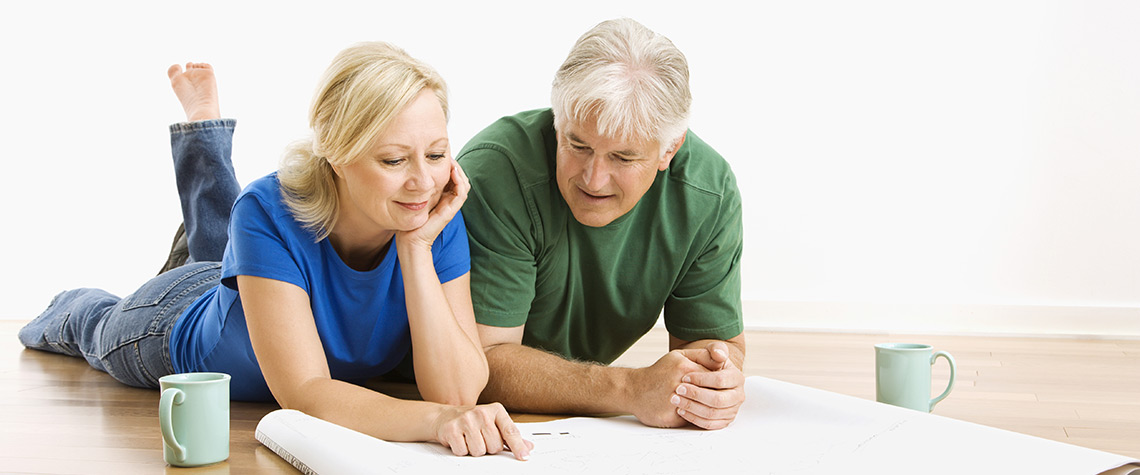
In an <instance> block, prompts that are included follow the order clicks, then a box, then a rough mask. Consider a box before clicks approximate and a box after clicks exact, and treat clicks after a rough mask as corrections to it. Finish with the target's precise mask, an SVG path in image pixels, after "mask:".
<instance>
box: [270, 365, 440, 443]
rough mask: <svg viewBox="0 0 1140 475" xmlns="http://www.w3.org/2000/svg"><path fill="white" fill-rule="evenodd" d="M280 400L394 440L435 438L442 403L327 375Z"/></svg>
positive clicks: (345, 425) (379, 437)
mask: <svg viewBox="0 0 1140 475" xmlns="http://www.w3.org/2000/svg"><path fill="white" fill-rule="evenodd" d="M291 394H292V395H293V396H294V397H293V399H292V400H281V399H283V398H278V399H279V402H280V403H281V406H282V407H284V408H286V409H296V410H299V411H301V412H304V413H306V414H309V415H311V416H313V417H318V418H320V419H324V420H326V421H329V422H332V423H334V424H338V425H341V426H344V427H347V428H349V429H352V430H355V431H358V432H362V433H365V434H368V435H371V436H373V437H376V438H378V439H383V440H389V441H394V442H423V441H435V432H434V427H435V424H436V422H437V419H438V418H439V416H440V414H441V413H442V410H443V406H442V405H440V404H436V403H432V402H425V401H409V400H403V399H397V398H393V397H390V396H387V395H384V394H381V393H378V392H375V391H372V390H370V389H367V388H364V387H361V386H357V385H355V384H351V383H346V382H344V381H339V380H335V379H331V378H317V379H312V380H310V381H307V382H305V383H303V384H302V385H300V386H299V387H297V388H296V390H295V391H292V392H291Z"/></svg>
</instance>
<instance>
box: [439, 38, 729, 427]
mask: <svg viewBox="0 0 1140 475" xmlns="http://www.w3.org/2000/svg"><path fill="white" fill-rule="evenodd" d="M688 82H689V81H688V65H687V63H686V60H685V57H684V55H683V54H681V52H680V51H679V50H678V49H677V48H676V47H675V46H673V44H672V42H670V41H669V40H668V39H667V38H665V37H663V36H660V35H658V34H656V33H654V32H652V31H650V30H649V29H647V28H645V27H644V26H642V25H641V24H639V23H637V22H635V21H633V20H629V19H620V20H612V21H607V22H603V23H601V24H599V25H598V26H596V27H595V28H593V29H592V30H590V31H588V32H587V33H586V34H585V35H583V36H582V37H581V38H580V39H579V40H578V42H577V44H575V46H574V48H573V50H572V51H571V52H570V55H569V57H568V58H567V59H566V62H565V63H563V65H562V67H561V68H560V69H559V71H558V73H557V75H556V76H555V80H554V87H553V92H552V95H551V99H552V106H553V107H552V109H544V110H535V111H529V112H523V113H520V114H518V115H515V116H511V117H505V118H503V119H500V120H499V121H497V122H495V123H494V124H492V125H491V126H489V127H487V128H486V129H485V130H483V131H482V132H480V133H479V134H478V135H476V136H475V137H474V138H473V139H472V140H471V141H470V142H469V143H468V144H467V146H466V147H464V149H463V150H462V151H461V152H460V154H459V161H460V164H461V165H462V166H463V167H464V170H465V171H466V172H467V174H468V176H469V177H470V179H471V182H472V190H471V193H470V195H469V197H468V200H467V203H466V204H465V205H464V207H463V213H464V216H465V217H466V219H467V224H468V234H469V236H470V241H471V260H472V280H471V291H472V298H473V300H474V305H475V313H476V316H477V321H478V322H479V336H480V337H481V339H482V342H483V345H484V350H485V351H486V355H487V360H488V364H489V365H490V370H491V373H490V382H489V383H488V385H487V388H486V390H485V391H484V392H483V395H482V398H483V399H485V400H487V401H499V402H502V403H503V404H504V405H506V406H507V407H508V408H510V409H512V410H516V411H524V412H539V413H574V414H604V413H615V412H620V413H632V414H633V415H634V416H636V417H637V418H638V419H639V420H640V421H641V422H643V423H645V424H647V425H652V426H658V427H678V426H682V425H686V424H687V423H692V424H694V425H696V426H699V427H703V428H706V429H719V428H723V427H725V426H727V425H728V424H729V423H730V422H732V420H733V419H734V418H735V417H736V413H737V411H738V410H739V408H740V405H741V403H742V402H743V401H744V389H743V384H744V376H743V373H741V370H740V368H741V365H742V363H743V360H744V346H745V345H744V335H743V333H742V330H743V325H742V321H741V320H742V319H741V307H740V253H741V248H742V239H743V238H742V234H743V231H742V225H741V208H740V193H739V191H738V190H737V187H736V179H735V178H734V176H733V174H732V171H731V169H730V168H729V166H728V164H727V163H726V162H725V160H724V159H723V158H721V157H720V155H718V154H717V153H716V152H715V151H714V150H713V149H712V148H710V147H709V146H708V145H706V144H705V143H704V142H703V141H701V140H700V139H699V138H698V137H697V136H696V135H694V134H693V133H692V132H688V131H687V128H688V125H687V124H688V115H689V105H690V103H691V97H690V94H689V85H688ZM662 309H664V314H665V326H666V328H667V329H668V330H669V335H670V338H669V339H670V343H669V347H670V350H674V351H670V352H669V353H668V354H666V355H665V356H663V357H661V359H659V360H658V361H657V362H656V363H654V364H653V365H652V366H649V367H646V368H637V369H633V368H618V367H609V366H604V365H607V364H609V363H610V362H612V361H613V360H614V359H616V358H617V357H618V356H620V355H621V354H622V353H623V352H624V351H625V350H626V349H628V348H629V346H630V345H632V344H633V343H634V342H636V341H637V340H638V339H639V338H640V337H641V336H642V335H644V334H645V333H646V332H647V331H649V329H650V328H652V327H653V325H654V323H655V322H656V321H657V317H658V315H660V314H661V311H662ZM598 363H601V364H598Z"/></svg>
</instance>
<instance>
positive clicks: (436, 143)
mask: <svg viewBox="0 0 1140 475" xmlns="http://www.w3.org/2000/svg"><path fill="white" fill-rule="evenodd" d="M440 142H443V144H444V145H445V144H447V142H448V140H447V137H440V138H438V139H435V141H433V142H432V143H430V144H428V148H431V147H436V146H439V145H441V144H440ZM389 147H395V148H398V149H400V150H411V149H412V146H411V145H406V144H401V143H385V144H379V145H377V146H376V147H375V148H373V150H382V149H385V148H389Z"/></svg>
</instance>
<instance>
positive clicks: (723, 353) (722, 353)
mask: <svg viewBox="0 0 1140 475" xmlns="http://www.w3.org/2000/svg"><path fill="white" fill-rule="evenodd" d="M713 351H715V352H717V353H719V354H720V355H721V356H723V357H725V358H728V353H725V352H724V350H721V349H716V350H713Z"/></svg>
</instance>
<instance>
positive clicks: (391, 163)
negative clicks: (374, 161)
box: [381, 158, 404, 166]
mask: <svg viewBox="0 0 1140 475" xmlns="http://www.w3.org/2000/svg"><path fill="white" fill-rule="evenodd" d="M381 162H382V163H384V164H385V165H388V166H396V165H399V164H401V163H404V159H402V158H386V159H384V160H381Z"/></svg>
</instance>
